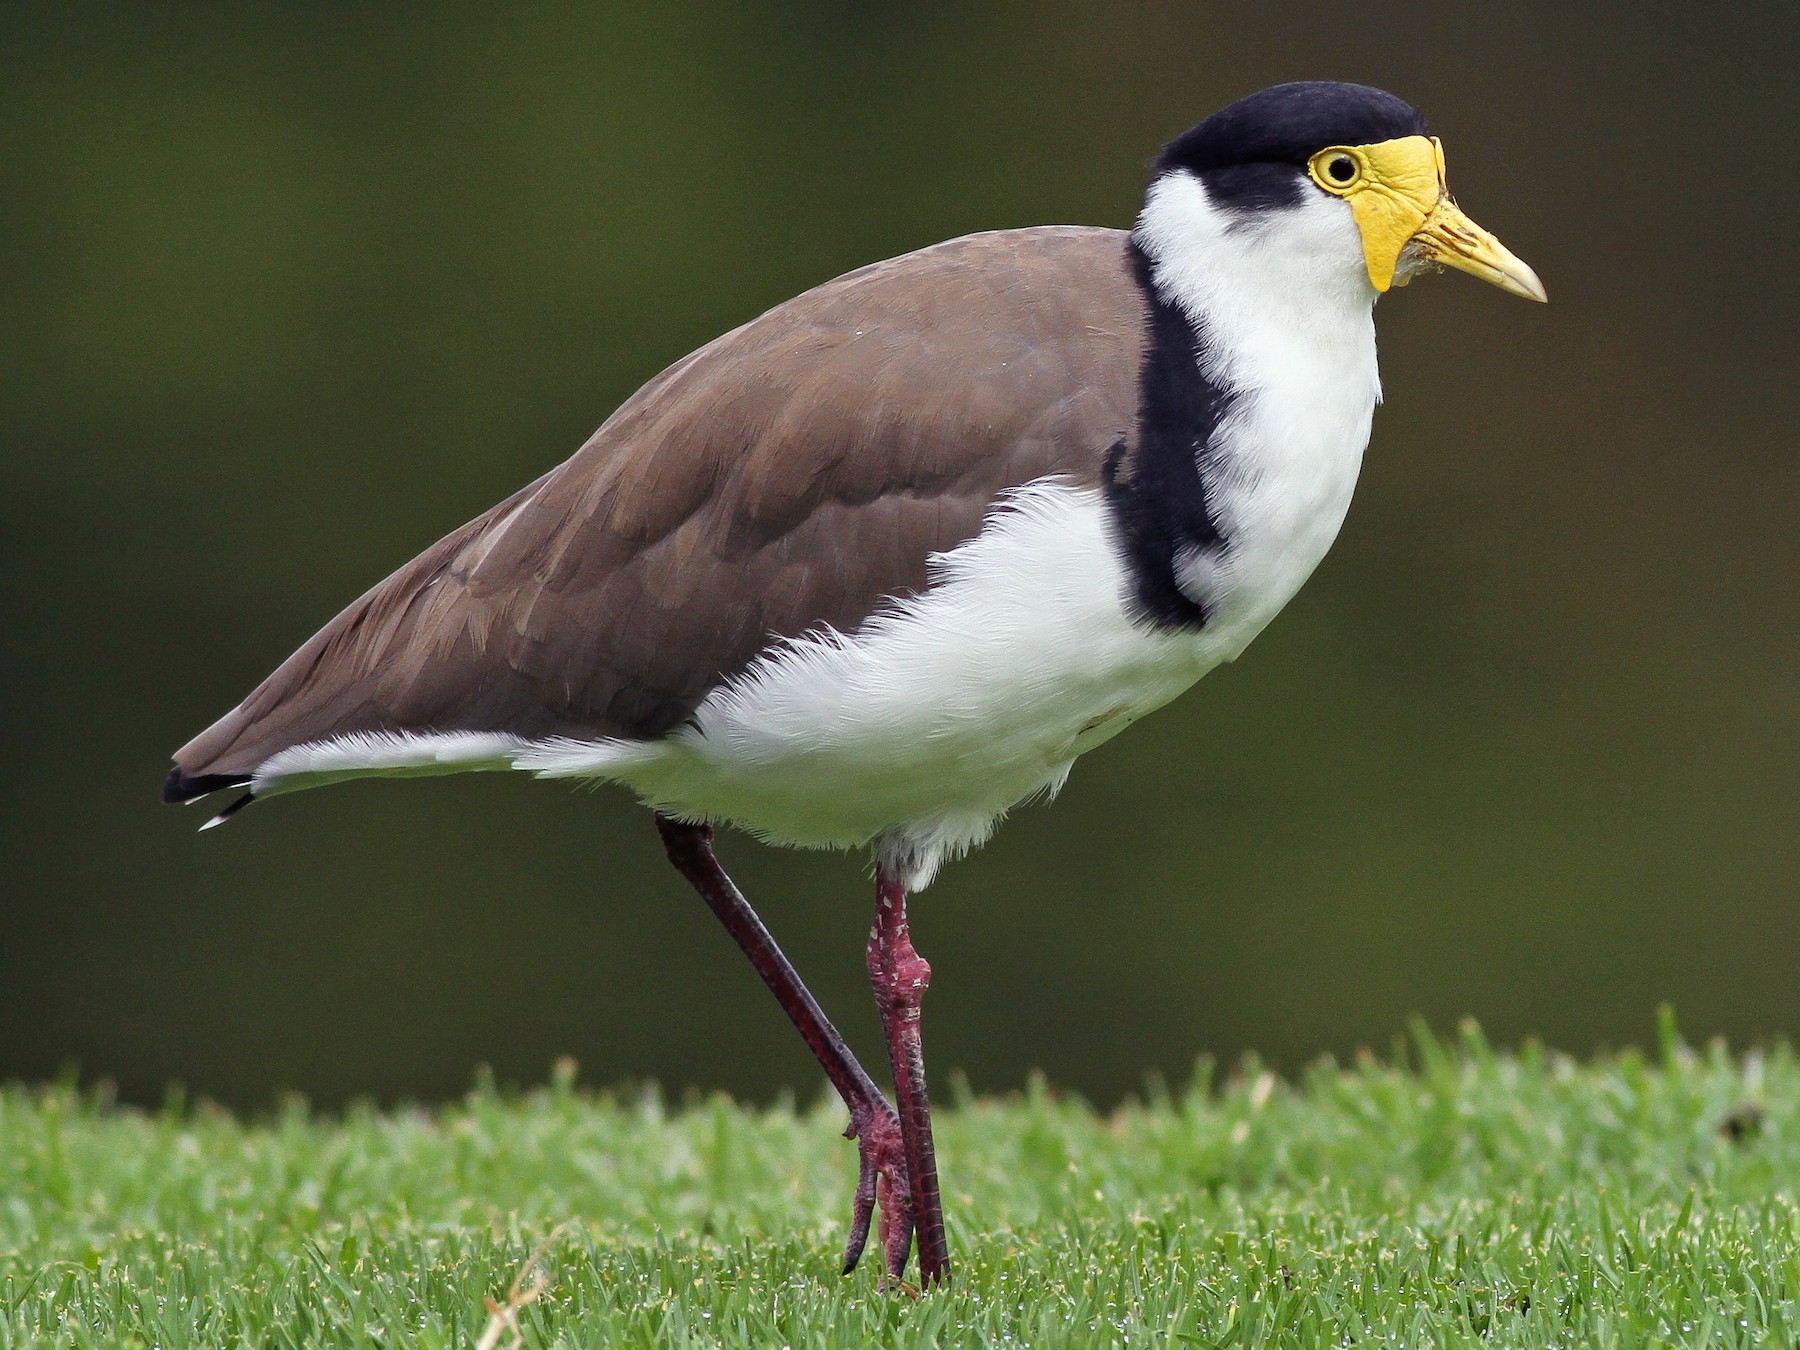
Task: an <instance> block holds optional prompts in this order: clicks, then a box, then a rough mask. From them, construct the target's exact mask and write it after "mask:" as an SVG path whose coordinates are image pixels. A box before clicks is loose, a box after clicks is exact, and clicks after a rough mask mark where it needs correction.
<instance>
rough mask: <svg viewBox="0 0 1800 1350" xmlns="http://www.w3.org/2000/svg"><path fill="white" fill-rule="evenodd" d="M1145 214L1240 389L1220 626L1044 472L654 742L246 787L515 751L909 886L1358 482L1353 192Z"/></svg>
mask: <svg viewBox="0 0 1800 1350" xmlns="http://www.w3.org/2000/svg"><path fill="white" fill-rule="evenodd" d="M1321 197H1323V194H1321ZM1324 208H1328V209H1324ZM1137 237H1138V239H1139V241H1140V242H1141V243H1142V244H1143V245H1144V247H1145V248H1146V251H1147V252H1148V253H1149V254H1150V256H1151V258H1152V259H1153V260H1154V262H1155V276H1156V280H1157V283H1158V285H1159V286H1160V287H1162V288H1163V289H1164V291H1165V293H1167V294H1169V295H1171V296H1173V297H1174V298H1175V299H1176V300H1177V302H1178V303H1179V304H1181V306H1182V307H1183V308H1184V309H1185V310H1186V311H1187V312H1188V313H1189V314H1190V316H1193V317H1194V318H1196V320H1197V321H1198V326H1199V328H1200V329H1201V331H1202V333H1203V335H1204V336H1205V339H1206V342H1207V345H1206V347H1205V349H1204V351H1203V353H1202V360H1203V361H1204V362H1205V363H1206V373H1207V374H1208V376H1209V378H1211V379H1212V380H1213V381H1214V383H1215V384H1218V385H1220V386H1221V387H1226V388H1229V389H1230V390H1232V391H1233V392H1234V394H1235V397H1234V400H1233V402H1232V411H1231V413H1230V415H1229V417H1228V418H1227V421H1226V424H1225V425H1224V426H1223V427H1221V429H1220V433H1219V437H1218V438H1216V440H1217V444H1218V447H1219V448H1220V449H1221V450H1222V451H1223V452H1224V453H1221V454H1218V455H1214V456H1209V458H1208V459H1207V461H1205V463H1206V464H1207V465H1208V466H1209V468H1208V472H1210V473H1211V474H1212V475H1213V478H1212V479H1210V480H1209V481H1208V483H1207V488H1208V502H1209V507H1210V508H1211V509H1212V510H1214V511H1216V512H1217V513H1218V520H1219V524H1220V527H1221V533H1222V534H1223V536H1224V538H1225V541H1226V545H1227V547H1226V548H1225V550H1224V551H1223V552H1222V553H1221V552H1218V551H1214V550H1209V551H1207V552H1205V553H1204V554H1196V556H1194V557H1192V558H1189V559H1185V560H1183V568H1182V570H1183V573H1184V575H1183V576H1182V577H1180V578H1178V580H1179V581H1180V583H1181V584H1182V585H1183V586H1184V588H1185V589H1189V591H1190V594H1193V593H1196V592H1199V593H1201V594H1202V595H1203V597H1204V605H1205V608H1206V612H1207V615H1208V618H1207V622H1206V624H1205V625H1204V626H1203V627H1202V628H1200V629H1198V630H1170V629H1156V628H1153V627H1151V626H1150V625H1148V624H1147V623H1144V622H1142V621H1141V620H1139V619H1137V618H1134V617H1133V616H1132V614H1131V613H1130V612H1129V609H1128V597H1129V596H1130V595H1131V594H1132V593H1133V587H1132V579H1131V578H1130V577H1128V576H1127V575H1126V573H1125V564H1124V563H1123V561H1122V560H1121V554H1120V552H1119V550H1118V547H1117V544H1116V541H1115V539H1114V536H1113V530H1112V524H1111V518H1110V514H1109V509H1108V507H1107V504H1106V502H1105V501H1104V499H1103V498H1102V496H1101V495H1100V494H1099V493H1098V492H1096V491H1093V490H1091V489H1085V488H1080V487H1077V486H1075V485H1073V484H1070V483H1067V482H1064V481H1062V480H1058V479H1043V480H1040V481H1038V482H1035V483H1031V484H1027V485H1025V486H1024V487H1022V488H1019V489H1017V490H1015V491H1013V492H1011V493H1010V494H1008V495H1007V496H1006V497H1005V498H1004V499H1003V500H1002V501H1001V502H1000V503H999V504H998V505H997V506H996V508H995V509H994V511H993V512H992V513H991V514H990V516H989V517H988V520H987V522H986V524H985V525H984V527H983V529H982V531H981V533H980V534H979V535H977V536H976V537H975V538H973V539H971V540H969V541H968V542H966V543H964V544H962V545H960V546H959V547H957V548H955V549H952V550H950V551H949V552H947V553H944V554H941V555H939V556H937V557H935V558H934V559H932V561H931V568H930V584H929V585H928V587H927V588H926V590H925V591H924V592H923V593H922V594H920V595H918V596H916V597H914V598H911V599H908V600H905V601H902V602H897V603H895V604H893V605H892V606H891V607H889V608H887V609H885V610H883V611H881V612H878V613H877V614H876V615H874V616H873V617H872V618H870V619H868V620H866V621H865V622H864V623H863V624H862V625H861V626H860V627H859V628H858V629H857V630H856V631H855V632H853V633H839V632H832V631H824V632H815V633H811V634H808V635H806V636H804V637H801V638H798V639H795V640H791V641H782V642H778V643H775V644H773V645H772V646H771V647H770V649H769V650H768V651H766V652H765V653H764V654H763V655H762V656H761V657H759V658H758V659H757V660H756V661H755V662H753V663H752V664H751V665H750V666H749V667H748V668H747V669H746V670H744V671H743V672H741V673H740V674H738V675H736V676H735V677H733V678H732V679H730V680H729V681H727V682H726V683H725V684H723V685H722V686H720V687H719V688H717V689H715V690H714V691H713V692H712V694H711V695H710V696H708V697H707V699H706V700H705V701H704V702H703V703H702V704H701V705H700V706H699V707H698V708H697V709H696V710H695V712H694V714H693V717H692V718H691V719H690V720H689V722H687V723H685V724H683V725H682V726H680V727H678V728H677V729H675V730H674V731H672V732H670V733H668V734H667V735H665V736H662V737H660V738H658V739H656V740H650V741H643V740H622V739H619V740H597V741H580V740H568V739H561V740H549V741H524V740H520V739H519V738H516V737H511V736H505V735H486V734H475V733H456V734H444V735H432V734H425V733H416V734H395V735H374V736H352V737H344V738H340V739H337V740H332V741H328V742H322V743H317V744H312V745H303V746H297V747H295V748H293V749H289V750H286V751H283V752H282V753H280V754H278V755H276V756H275V757H274V758H272V759H270V760H269V761H268V762H267V763H265V764H263V765H262V766H260V767H259V769H258V771H257V773H256V775H255V778H254V781H253V783H252V787H253V789H254V790H255V791H256V792H258V793H259V794H261V793H273V792H283V791H288V790H291V789H294V788H301V787H311V786H315V785H318V784H322V783H328V782H334V781H338V780H340V779H343V778H349V777H357V776H363V775H408V774H430V773H449V772H457V771H463V770H474V769H498V768H512V769H519V770H523V771H526V772H529V773H534V774H537V775H539V776H541V777H546V778H574V779H594V780H608V781H613V782H618V783H622V784H624V785H626V786H627V787H629V788H631V789H632V790H633V791H634V792H636V793H637V794H638V795H639V796H640V797H641V798H642V799H643V800H645V801H646V802H648V803H650V804H651V805H653V806H655V807H656V808H658V809H659V810H663V811H667V812H669V813H671V814H674V815H677V816H681V817H684V818H688V819H709V820H718V821H729V822H731V823H734V824H736V825H739V826H741V827H743V828H745V829H747V830H750V831H752V832H753V833H756V834H758V835H761V836H763V837H765V838H767V839H769V840H772V841H775V842H779V843H783V844H794V845H801V846H808V847H852V846H858V845H864V844H871V845H873V847H874V848H875V851H876V855H877V858H878V860H879V861H881V862H882V863H883V864H884V865H886V866H889V867H892V868H894V869H896V870H898V871H899V872H900V874H901V876H902V878H903V880H904V881H905V883H906V884H907V886H908V887H909V888H910V889H915V890H916V889H918V888H919V887H921V886H923V885H925V884H926V883H927V882H929V881H930V879H931V877H932V875H933V874H934V873H935V872H936V870H937V868H938V866H939V864H940V863H942V862H943V861H944V860H945V859H947V858H950V857H954V856H956V855H957V854H959V853H961V852H964V851H966V850H967V849H969V848H972V847H974V846H975V845H977V844H980V843H981V842H982V841H984V840H985V839H986V838H987V837H988V835H989V834H990V833H992V831H993V829H994V826H995V825H996V824H997V823H998V821H999V820H1000V818H1001V817H1002V816H1003V815H1004V814H1005V813H1006V811H1007V810H1008V809H1009V808H1011V807H1013V806H1015V805H1017V804H1018V803H1020V802H1022V801H1024V800H1026V799H1028V798H1030V797H1032V796H1034V795H1037V794H1051V793H1054V792H1055V791H1056V790H1057V789H1058V788H1060V787H1061V786H1062V783H1063V781H1064V780H1065V779H1066V777H1067V776H1068V773H1069V768H1070V766H1071V765H1072V764H1073V762H1074V760H1075V758H1076V757H1077V756H1078V755H1080V754H1082V753H1083V752H1084V751H1087V750H1089V749H1092V748H1093V747H1095V746H1097V745H1099V744H1101V743H1103V742H1104V741H1107V740H1109V739H1111V738H1112V737H1113V736H1115V735H1117V734H1118V733H1119V732H1120V731H1122V730H1124V728H1125V727H1127V726H1128V725H1130V724H1131V723H1132V722H1133V721H1135V720H1136V719H1137V718H1139V717H1142V716H1143V715H1144V714H1145V713H1148V712H1151V711H1153V710H1154V709H1156V708H1158V707H1160V706H1162V705H1163V704H1164V703H1166V702H1168V701H1169V700H1170V699H1172V698H1174V697H1175V696H1176V695H1178V694H1180V693H1181V692H1182V691H1183V690H1184V689H1186V688H1188V686H1190V685H1191V684H1193V683H1194V681H1195V680H1197V679H1199V678H1200V677H1201V676H1202V675H1204V674H1205V673H1206V672H1207V671H1208V670H1210V669H1212V668H1213V667H1214V666H1216V665H1218V664H1219V663H1220V662H1223V661H1228V660H1231V659H1233V658H1234V657H1236V656H1237V654H1238V653H1239V652H1241V651H1242V650H1243V649H1244V647H1245V646H1246V645H1247V644H1248V643H1249V642H1250V641H1251V639H1252V638H1254V637H1255V636H1256V634H1257V633H1258V632H1259V631H1261V629H1262V627H1263V626H1264V625H1265V624H1266V623H1267V622H1268V621H1269V619H1270V618H1272V617H1273V616H1274V614H1275V613H1276V611H1278V610H1279V609H1280V608H1281V607H1282V605H1284V604H1285V603H1286V602H1287V601H1288V599H1289V598H1291V597H1292V595H1293V594H1294V592H1295V591H1296V590H1297V589H1298V588H1299V586H1300V584H1301V583H1302V582H1303V581H1304V580H1305V579H1306V577H1307V576H1308V575H1309V574H1310V573H1311V571H1312V570H1313V568H1314V567H1315V566H1316V565H1317V564H1318V562H1319V560H1320V559H1321V558H1322V557H1323V556H1324V554H1325V550H1326V549H1327V548H1328V547H1329V546H1330V544H1331V541H1332V539H1333V538H1334V537H1335V536H1336V534H1337V531H1338V527H1339V525H1340V524H1341V523H1342V521H1343V517H1344V512H1345V510H1346V509H1347V507H1348V505H1349V501H1350V493H1351V490H1352V488H1353V487H1354V484H1355V481H1356V475H1357V470H1358V468H1359V466H1360V464H1361V458H1362V451H1363V447H1364V445H1365V444H1366V443H1367V440H1368V431H1369V418H1370V414H1371V412H1372V410H1373V408H1374V404H1375V400H1376V398H1377V397H1378V392H1379V390H1378V386H1377V382H1376V375H1375V347H1374V338H1373V326H1372V324H1371V321H1370V307H1371V305H1372V303H1373V297H1374V293H1373V291H1372V289H1370V288H1369V286H1368V282H1367V277H1366V273H1365V271H1364V268H1363V264H1362V255H1361V249H1360V244H1359V243H1358V242H1357V236H1356V233H1355V226H1354V223H1353V221H1352V220H1351V218H1350V213H1349V210H1348V208H1347V207H1344V206H1343V204H1342V203H1341V202H1337V201H1335V200H1326V201H1323V202H1322V204H1321V208H1315V207H1314V206H1313V205H1311V204H1309V205H1308V206H1306V207H1303V208H1300V209H1298V210H1295V211H1282V212H1278V213H1272V215H1271V219H1270V220H1269V221H1268V222H1265V223H1259V224H1253V225H1251V226H1249V227H1243V226H1241V225H1235V224H1234V222H1233V221H1232V220H1231V219H1228V218H1227V213H1224V212H1221V211H1218V210H1217V209H1216V208H1214V207H1213V206H1212V204H1211V203H1210V202H1209V201H1208V200H1207V196H1206V192H1205V189H1204V188H1203V187H1202V186H1201V184H1200V183H1199V182H1198V181H1196V180H1194V179H1192V178H1189V177H1187V176H1186V175H1177V176H1174V177H1171V178H1168V179H1165V180H1163V181H1162V182H1159V183H1158V184H1156V185H1155V186H1154V187H1153V188H1152V190H1151V193H1150V196H1149V199H1148V202H1147V204H1146V207H1145V212H1144V215H1143V217H1142V218H1141V220H1140V222H1139V226H1138V236H1137ZM1104 451H1105V447H1103V446H1098V447H1095V453H1096V454H1097V455H1098V454H1101V453H1104Z"/></svg>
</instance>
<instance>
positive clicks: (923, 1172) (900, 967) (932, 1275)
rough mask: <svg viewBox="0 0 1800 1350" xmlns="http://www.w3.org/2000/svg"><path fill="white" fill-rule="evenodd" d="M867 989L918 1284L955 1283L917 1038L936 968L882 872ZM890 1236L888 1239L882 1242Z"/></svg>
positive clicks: (892, 1260)
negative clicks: (893, 1120)
mask: <svg viewBox="0 0 1800 1350" xmlns="http://www.w3.org/2000/svg"><path fill="white" fill-rule="evenodd" d="M869 983H870V985H871V986H873V988H874V990H875V1004H876V1006H877V1007H878V1008H880V1010H881V1028H882V1031H883V1032H884V1033H885V1035H886V1037H887V1047H888V1062H889V1063H890V1064H892V1065H893V1069H894V1102H895V1105H896V1106H897V1107H898V1109H899V1116H900V1139H901V1144H902V1147H903V1148H904V1149H905V1153H906V1172H907V1176H908V1177H909V1178H910V1179H911V1181H912V1219H913V1223H914V1225H915V1226H916V1228H917V1230H918V1238H919V1283H920V1284H922V1285H924V1286H926V1287H928V1288H929V1287H930V1286H931V1285H934V1284H941V1285H947V1284H949V1283H950V1249H949V1245H948V1244H947V1243H946V1242H945V1240H944V1206H943V1201H942V1199H941V1198H940V1197H939V1195H938V1179H937V1155H936V1152H935V1150H934V1149H933V1147H932V1143H931V1101H930V1098H929V1097H928V1096H927V1095H926V1091H925V1049H924V1046H923V1045H922V1044H921V1042H920V1039H919V1005H920V1003H921V1001H922V1000H923V998H924V994H925V987H926V986H927V985H928V984H930V983H931V967H930V966H929V965H927V964H926V963H925V958H924V957H922V956H920V955H919V954H918V952H916V951H914V950H913V945H912V938H911V935H910V933H909V932H908V929H907V924H906V889H905V887H903V886H902V885H901V884H900V882H899V881H898V880H897V879H895V878H894V877H892V876H890V875H888V874H887V873H886V872H885V871H883V870H880V869H877V871H876V874H875V922H874V924H873V925H872V926H871V927H870V929H869ZM887 1236H888V1235H887V1234H886V1232H885V1230H884V1232H883V1237H884V1239H885V1238H886V1237H887ZM909 1236H910V1235H899V1234H896V1235H895V1237H894V1240H895V1242H896V1243H899V1244H901V1245H899V1247H898V1251H896V1249H895V1248H894V1247H892V1246H889V1247H887V1248H886V1255H887V1266H888V1270H889V1271H892V1272H896V1273H897V1272H898V1271H899V1270H904V1269H905V1267H906V1244H907V1238H908V1237H909Z"/></svg>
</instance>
